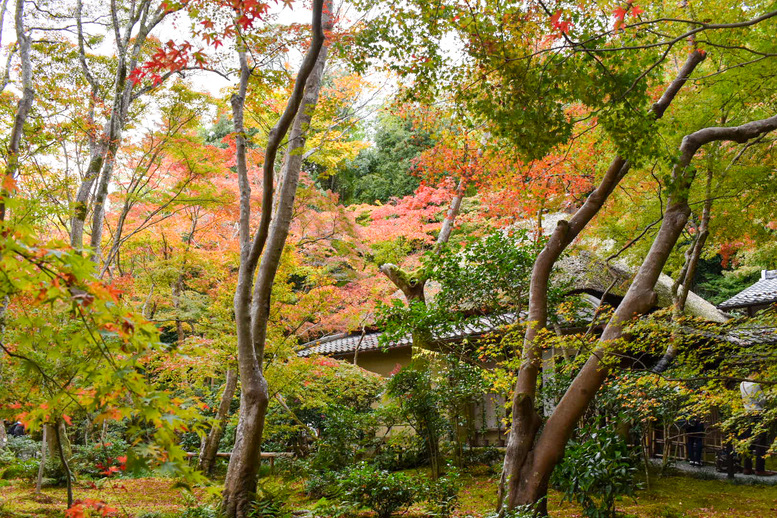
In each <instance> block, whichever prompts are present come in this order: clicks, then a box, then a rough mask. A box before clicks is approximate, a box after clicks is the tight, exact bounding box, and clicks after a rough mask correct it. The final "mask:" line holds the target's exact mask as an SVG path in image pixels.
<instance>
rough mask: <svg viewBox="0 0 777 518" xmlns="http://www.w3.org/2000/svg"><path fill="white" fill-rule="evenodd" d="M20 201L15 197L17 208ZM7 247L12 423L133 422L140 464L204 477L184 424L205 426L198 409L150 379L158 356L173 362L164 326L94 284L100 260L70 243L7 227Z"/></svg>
mask: <svg viewBox="0 0 777 518" xmlns="http://www.w3.org/2000/svg"><path fill="white" fill-rule="evenodd" d="M18 202H19V200H9V203H10V204H11V205H12V206H13V207H16V206H17V205H16V204H17V203H18ZM0 249H2V250H3V253H2V255H0V269H1V270H2V271H3V272H4V275H3V276H2V278H0V298H5V297H8V301H9V302H8V305H7V309H6V308H4V309H3V315H2V317H3V318H4V325H3V326H1V327H2V328H3V329H4V333H3V340H2V342H0V344H2V347H3V349H4V350H5V353H6V354H4V355H3V357H2V363H3V365H2V368H3V370H4V378H5V377H6V376H7V382H6V383H4V385H5V386H4V387H3V388H2V389H0V397H2V398H3V400H4V402H5V403H6V405H5V407H6V408H5V409H4V410H3V412H4V413H5V417H13V418H14V419H19V420H21V421H23V422H24V423H25V425H26V426H27V428H28V430H35V429H36V428H39V427H40V426H42V425H43V424H46V423H48V424H52V425H53V426H56V425H57V424H58V423H60V422H63V421H64V422H71V421H73V418H74V417H75V416H77V415H79V414H80V415H81V416H86V415H90V416H91V418H92V421H93V422H98V423H101V422H103V421H112V420H122V419H125V418H130V419H131V421H130V422H131V423H132V424H131V426H130V427H129V428H128V429H127V438H128V439H129V441H130V442H132V443H133V447H132V448H131V449H130V451H128V452H126V453H125V454H126V455H127V456H128V457H129V459H130V462H131V463H134V464H135V465H145V464H147V463H153V464H156V465H158V466H159V467H160V468H161V469H162V470H163V471H164V472H165V473H167V474H172V473H175V474H179V475H180V474H183V475H189V476H191V477H193V478H196V475H195V474H194V472H193V471H191V470H189V469H188V468H187V467H186V464H185V459H184V452H183V450H182V449H181V448H180V446H179V445H178V444H177V443H178V433H179V432H180V431H181V430H182V429H183V428H184V427H188V428H189V429H197V428H198V426H199V425H198V423H197V421H198V416H199V412H198V409H197V407H196V406H195V405H194V402H192V401H184V400H180V399H177V398H175V397H174V395H172V394H171V393H170V392H169V391H167V390H164V387H160V386H158V385H156V384H155V383H154V382H153V381H151V380H150V379H149V377H148V376H147V372H146V369H147V367H148V362H149V360H150V358H152V357H155V356H156V355H166V356H168V357H170V356H171V355H172V353H171V352H170V351H167V350H166V349H165V347H164V346H163V345H162V344H161V343H160V341H159V333H158V331H157V328H156V327H155V326H154V325H153V324H152V323H151V322H148V321H147V320H146V319H145V318H144V317H143V315H141V314H138V313H135V312H134V311H133V310H132V309H131V308H129V307H127V306H125V305H124V304H123V303H122V300H121V299H120V297H119V290H118V289H117V288H116V287H115V286H113V285H110V284H107V283H104V282H101V281H100V280H98V279H97V278H95V275H94V263H93V262H92V261H91V260H90V259H89V258H88V257H86V256H84V255H82V254H81V253H79V252H77V251H75V250H73V249H72V248H70V247H69V246H68V245H67V244H65V243H63V242H61V241H57V240H51V241H48V242H44V241H43V240H41V239H40V238H39V236H37V235H36V233H35V232H34V231H33V229H31V228H30V227H28V226H25V225H22V224H18V225H12V226H8V224H4V225H3V228H2V232H0ZM8 388H12V391H10V392H6V390H7V389H8ZM22 393H23V394H25V396H24V399H23V400H22V398H21V397H20V396H19V394H22ZM10 409H14V410H15V411H14V412H12V411H11V410H10ZM76 419H78V417H76Z"/></svg>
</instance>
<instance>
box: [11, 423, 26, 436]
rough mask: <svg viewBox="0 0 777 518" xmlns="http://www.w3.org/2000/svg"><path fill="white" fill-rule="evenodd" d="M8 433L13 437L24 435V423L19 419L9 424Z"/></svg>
mask: <svg viewBox="0 0 777 518" xmlns="http://www.w3.org/2000/svg"><path fill="white" fill-rule="evenodd" d="M8 435H11V436H13V437H21V436H23V435H24V425H23V424H22V423H20V422H19V421H17V422H15V423H14V424H12V425H11V428H9V429H8Z"/></svg>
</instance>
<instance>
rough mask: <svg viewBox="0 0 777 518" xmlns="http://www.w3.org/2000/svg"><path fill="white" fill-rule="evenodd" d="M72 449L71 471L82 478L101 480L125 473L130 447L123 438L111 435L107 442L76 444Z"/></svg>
mask: <svg viewBox="0 0 777 518" xmlns="http://www.w3.org/2000/svg"><path fill="white" fill-rule="evenodd" d="M72 449H73V456H72V457H71V458H70V461H69V463H70V469H71V470H73V471H74V472H75V473H77V474H79V475H81V476H87V477H91V478H100V477H105V476H113V475H115V474H121V473H122V472H123V471H124V469H125V468H126V462H127V452H128V451H129V450H130V445H129V444H128V443H127V442H126V441H125V440H124V439H123V438H122V437H120V436H117V435H111V436H109V437H106V441H105V442H98V443H94V444H90V445H82V444H76V445H73V446H72Z"/></svg>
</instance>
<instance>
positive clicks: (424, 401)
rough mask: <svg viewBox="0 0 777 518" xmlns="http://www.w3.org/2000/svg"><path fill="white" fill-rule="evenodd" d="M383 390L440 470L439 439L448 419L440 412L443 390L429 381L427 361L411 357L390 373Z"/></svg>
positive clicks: (434, 468)
mask: <svg viewBox="0 0 777 518" xmlns="http://www.w3.org/2000/svg"><path fill="white" fill-rule="evenodd" d="M386 392H387V393H388V395H389V396H391V397H393V398H395V399H396V401H397V404H398V407H399V412H400V413H401V415H402V417H403V418H404V419H405V421H406V422H408V423H410V425H411V426H412V427H413V429H415V431H416V433H417V434H418V435H419V436H420V437H422V438H423V440H424V442H425V444H426V450H427V452H428V454H429V460H430V462H431V463H432V468H433V470H439V469H440V463H441V457H440V451H439V443H440V438H441V437H442V435H443V433H444V432H445V430H446V428H447V426H448V423H447V422H446V420H445V419H444V417H443V415H442V413H441V412H440V410H441V406H442V404H443V400H442V394H441V393H440V391H439V389H438V388H437V387H435V386H434V384H433V383H432V373H431V369H429V365H428V364H427V363H426V362H424V361H419V360H414V361H413V362H412V363H411V364H410V365H408V366H407V367H405V368H403V369H402V370H400V371H399V372H397V373H396V374H394V376H392V377H391V379H390V380H389V383H388V385H387V386H386ZM438 473H439V471H438Z"/></svg>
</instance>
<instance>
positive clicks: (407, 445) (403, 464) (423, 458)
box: [372, 405, 429, 471]
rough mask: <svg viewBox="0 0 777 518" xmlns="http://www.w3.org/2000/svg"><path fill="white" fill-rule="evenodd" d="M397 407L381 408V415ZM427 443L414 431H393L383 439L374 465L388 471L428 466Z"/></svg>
mask: <svg viewBox="0 0 777 518" xmlns="http://www.w3.org/2000/svg"><path fill="white" fill-rule="evenodd" d="M397 408H398V407H397V406H396V405H394V406H390V405H387V406H386V408H381V409H380V413H381V414H382V417H383V418H385V417H386V414H387V413H389V412H391V411H392V410H395V409H397ZM428 461H429V459H428V453H427V447H426V442H425V441H424V439H423V437H419V436H418V435H417V434H415V433H413V432H412V430H402V429H396V428H395V429H393V430H392V433H391V434H390V435H388V436H386V437H384V438H383V443H382V444H381V445H380V446H379V447H378V448H377V451H376V453H375V455H374V457H373V458H372V464H374V465H375V466H377V467H379V468H381V469H385V470H387V471H400V470H403V469H412V468H417V467H420V466H424V465H426V464H428Z"/></svg>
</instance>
